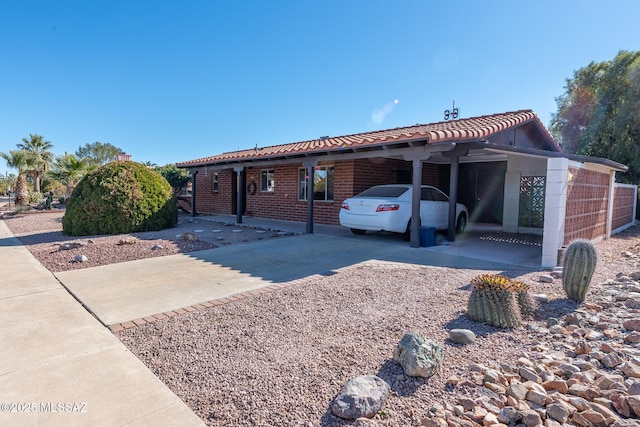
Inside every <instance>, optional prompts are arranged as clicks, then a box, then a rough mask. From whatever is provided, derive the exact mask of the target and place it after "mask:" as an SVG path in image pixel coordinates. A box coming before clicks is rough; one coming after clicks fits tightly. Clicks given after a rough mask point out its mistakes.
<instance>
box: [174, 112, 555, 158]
mask: <svg viewBox="0 0 640 427" xmlns="http://www.w3.org/2000/svg"><path fill="white" fill-rule="evenodd" d="M529 121H535V122H537V123H538V125H539V127H540V128H541V130H542V131H543V132H544V133H545V135H546V136H547V137H548V138H549V140H550V141H552V142H553V144H554V145H556V147H557V144H556V143H555V141H554V140H553V137H552V136H551V135H550V134H549V133H548V131H547V130H546V128H545V127H544V125H543V124H542V123H541V122H540V119H539V118H538V116H537V115H536V114H535V113H534V112H533V111H532V110H520V111H513V112H507V113H500V114H492V115H488V116H479V117H470V118H466V119H458V120H451V121H446V122H437V123H430V124H425V125H415V126H407V127H402V128H396V129H386V130H381V131H373V132H364V133H359V134H353V135H344V136H337V137H327V138H319V139H314V140H309V141H301V142H295V143H289V144H282V145H274V146H270V147H260V148H257V149H249V150H240V151H233V152H228V153H222V154H218V155H215V156H210V157H204V158H200V159H195V160H189V161H186V162H182V163H178V166H179V167H189V166H201V165H207V164H209V165H210V164H216V163H228V162H237V161H244V160H259V159H268V158H270V157H277V156H280V157H281V156H283V155H301V154H312V153H314V152H327V151H338V150H340V149H344V148H358V147H367V146H378V145H384V144H385V143H389V142H393V143H398V142H403V141H410V140H419V139H422V140H424V139H427V140H428V143H430V144H434V143H438V142H463V141H471V140H478V139H484V138H487V137H489V136H491V135H493V134H496V133H498V132H501V131H503V130H505V129H509V128H512V127H514V126H518V125H521V124H523V123H526V122H529ZM557 148H558V151H560V148H559V147H557Z"/></svg>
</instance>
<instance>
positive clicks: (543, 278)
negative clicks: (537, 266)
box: [538, 274, 553, 283]
mask: <svg viewBox="0 0 640 427" xmlns="http://www.w3.org/2000/svg"><path fill="white" fill-rule="evenodd" d="M538 280H539V281H540V282H542V283H553V276H552V275H550V274H541V275H540V278H539V279H538Z"/></svg>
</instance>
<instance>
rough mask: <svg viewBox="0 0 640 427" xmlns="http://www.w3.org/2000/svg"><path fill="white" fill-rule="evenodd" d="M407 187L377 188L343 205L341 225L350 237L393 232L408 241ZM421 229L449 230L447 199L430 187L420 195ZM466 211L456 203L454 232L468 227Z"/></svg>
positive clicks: (409, 204) (409, 210)
mask: <svg viewBox="0 0 640 427" xmlns="http://www.w3.org/2000/svg"><path fill="white" fill-rule="evenodd" d="M411 193H412V186H411V185H410V184H394V185H377V186H375V187H371V188H369V189H368V190H365V191H363V192H362V193H360V194H358V195H357V196H354V197H351V198H349V199H346V200H345V201H344V202H342V207H341V209H340V225H342V226H343V227H348V228H350V229H351V232H353V234H364V233H365V232H366V231H392V232H395V233H404V236H405V239H408V238H409V234H410V230H411ZM420 193H421V194H420V221H421V224H420V225H421V226H424V227H434V228H435V229H436V230H446V229H447V228H448V227H449V221H448V219H449V197H448V196H447V195H446V194H444V193H443V192H442V191H440V190H438V189H437V188H435V187H431V186H429V185H423V186H422V187H421V192H420ZM468 218H469V212H468V211H467V208H466V206H464V205H463V204H462V203H456V231H457V232H459V233H460V232H462V231H464V229H465V227H466V226H467V219H468Z"/></svg>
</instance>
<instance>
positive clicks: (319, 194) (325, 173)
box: [298, 166, 333, 201]
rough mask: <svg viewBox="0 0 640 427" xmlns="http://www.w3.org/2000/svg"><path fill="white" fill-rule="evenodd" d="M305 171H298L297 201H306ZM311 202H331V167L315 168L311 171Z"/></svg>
mask: <svg viewBox="0 0 640 427" xmlns="http://www.w3.org/2000/svg"><path fill="white" fill-rule="evenodd" d="M307 179H308V176H307V169H306V168H300V169H298V200H307ZM313 200H319V201H332V200H333V166H316V167H315V168H314V170H313Z"/></svg>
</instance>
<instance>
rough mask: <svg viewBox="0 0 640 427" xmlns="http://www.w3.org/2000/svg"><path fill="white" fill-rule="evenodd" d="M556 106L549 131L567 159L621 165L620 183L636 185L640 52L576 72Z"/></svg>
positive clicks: (638, 175) (639, 155) (639, 153)
mask: <svg viewBox="0 0 640 427" xmlns="http://www.w3.org/2000/svg"><path fill="white" fill-rule="evenodd" d="M556 103H557V105H558V112H557V113H555V114H553V116H552V119H551V127H550V130H551V132H552V134H553V135H554V137H555V138H556V139H558V141H559V142H560V144H561V145H562V147H563V149H564V150H565V151H566V152H567V153H572V154H573V153H575V154H584V155H588V156H595V157H605V158H609V159H611V160H615V161H617V162H620V163H623V164H625V165H627V166H629V170H628V171H627V172H626V173H625V174H624V175H623V179H625V180H626V181H629V182H632V183H634V184H637V183H638V181H639V178H640V51H638V52H628V51H620V52H619V53H618V54H617V55H616V57H615V58H614V59H613V60H611V61H607V62H600V63H595V62H591V63H590V64H589V65H587V66H586V67H583V68H580V69H579V70H577V71H575V72H574V73H573V78H571V79H567V84H566V86H565V93H564V94H563V95H561V96H560V97H558V98H556Z"/></svg>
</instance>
